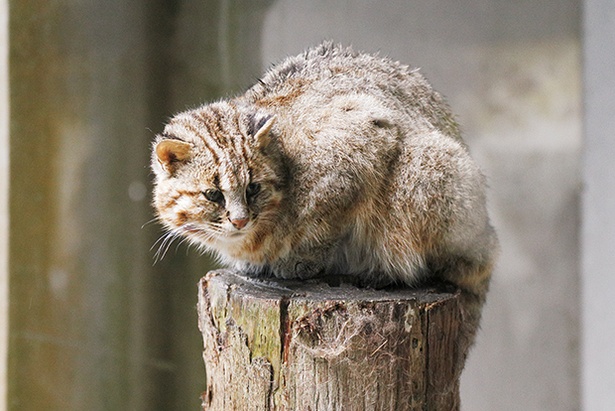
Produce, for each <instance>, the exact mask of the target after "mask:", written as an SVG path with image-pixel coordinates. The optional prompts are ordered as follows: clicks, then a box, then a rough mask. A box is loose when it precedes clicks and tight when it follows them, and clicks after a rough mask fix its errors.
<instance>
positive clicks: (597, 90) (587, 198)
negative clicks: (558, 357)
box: [581, 0, 615, 411]
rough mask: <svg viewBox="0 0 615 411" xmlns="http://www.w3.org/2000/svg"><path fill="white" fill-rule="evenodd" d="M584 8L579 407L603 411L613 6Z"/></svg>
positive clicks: (609, 304) (613, 201) (611, 229)
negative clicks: (581, 296)
mask: <svg viewBox="0 0 615 411" xmlns="http://www.w3.org/2000/svg"><path fill="white" fill-rule="evenodd" d="M584 5H585V10H584V37H583V38H584V87H585V88H584V93H585V100H584V101H585V118H584V123H585V124H584V125H585V153H584V166H583V178H584V192H583V220H582V221H583V228H582V244H581V247H582V252H583V257H582V272H583V274H582V286H583V300H582V307H583V321H582V323H583V330H582V331H583V335H582V340H581V341H582V367H583V375H582V379H581V381H582V397H583V400H582V401H583V409H584V410H587V411H607V410H610V409H612V407H613V404H615V390H613V387H615V355H614V351H613V341H614V340H615V323H614V322H613V319H614V318H615V299H613V293H614V292H615V276H614V275H613V267H615V252H614V249H615V218H614V216H615V185H614V183H615V162H614V161H613V159H615V138H614V136H613V130H615V116H614V115H613V107H615V49H614V48H613V44H615V3H613V2H612V1H610V0H586V1H585V3H584Z"/></svg>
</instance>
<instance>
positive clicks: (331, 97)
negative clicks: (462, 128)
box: [242, 42, 460, 139]
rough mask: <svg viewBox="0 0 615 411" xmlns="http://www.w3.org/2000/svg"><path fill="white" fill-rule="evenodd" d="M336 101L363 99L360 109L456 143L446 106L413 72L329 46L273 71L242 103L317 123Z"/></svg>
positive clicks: (291, 59)
mask: <svg viewBox="0 0 615 411" xmlns="http://www.w3.org/2000/svg"><path fill="white" fill-rule="evenodd" d="M340 96H365V97H366V98H367V101H366V102H365V104H363V105H362V106H368V105H371V106H375V107H380V108H382V109H385V110H387V111H389V112H390V113H391V114H392V116H393V117H397V121H401V122H404V117H405V119H407V120H409V121H408V123H407V124H408V125H410V126H412V127H413V126H416V125H419V126H421V127H428V128H429V127H433V128H436V129H438V130H440V131H441V132H443V134H445V135H448V136H451V137H454V138H456V139H459V138H460V137H459V130H458V127H457V124H456V122H455V120H454V118H453V115H452V113H451V111H450V109H449V107H448V105H447V103H446V102H445V101H444V99H443V98H442V97H441V96H440V95H439V94H438V93H437V92H435V91H434V90H433V89H432V87H431V86H430V84H429V83H428V82H427V81H426V79H425V78H424V77H423V76H422V75H421V74H420V73H419V71H418V69H416V68H412V67H409V66H407V65H404V64H401V63H399V62H397V61H394V60H391V59H389V58H386V57H382V56H380V55H377V54H369V53H360V52H356V51H354V50H353V49H352V48H350V47H345V46H341V45H338V44H334V43H332V42H325V43H322V44H320V45H319V46H316V47H313V48H310V49H308V50H306V51H305V52H304V53H302V54H300V55H297V56H293V57H289V58H287V59H286V60H283V61H282V62H280V63H279V64H277V65H275V66H273V67H272V68H270V69H269V70H268V71H267V72H266V73H265V74H264V75H263V76H262V78H261V79H260V80H259V81H258V82H257V84H255V85H254V86H253V87H251V88H250V89H249V90H248V91H247V92H246V93H245V95H244V96H243V97H242V99H245V100H247V101H248V102H249V103H250V104H254V105H256V106H258V107H261V108H264V109H265V110H267V111H269V112H272V113H274V114H277V113H280V114H282V116H290V117H293V118H294V120H295V121H300V120H301V119H302V118H303V119H305V120H306V121H307V122H310V120H311V121H314V122H318V123H321V124H322V122H323V118H320V117H321V116H322V114H321V112H322V109H323V108H325V109H326V108H329V107H331V106H335V100H336V99H339V98H340ZM401 126H402V127H403V125H401Z"/></svg>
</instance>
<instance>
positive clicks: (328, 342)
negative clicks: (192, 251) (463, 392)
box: [198, 270, 462, 411]
mask: <svg viewBox="0 0 615 411" xmlns="http://www.w3.org/2000/svg"><path fill="white" fill-rule="evenodd" d="M198 311H199V327H200V330H201V332H202V334H203V341H204V346H205V350H204V354H203V357H204V360H205V367H206V372H207V388H206V391H205V393H203V397H202V400H203V409H204V410H216V411H226V410H234V411H239V410H250V411H253V410H278V411H280V410H288V411H301V410H306V411H307V410H310V411H325V410H326V411H335V410H344V411H349V410H353V411H354V410H357V411H359V410H387V411H388V410H390V411H404V410H429V411H432V410H435V411H439V410H447V411H448V410H458V409H459V372H460V370H456V364H457V363H458V362H457V361H458V356H459V355H461V354H462V353H460V352H459V349H458V347H457V344H456V339H457V334H458V328H459V323H460V311H459V294H458V293H457V292H454V291H453V292H451V291H450V290H446V289H444V287H443V288H442V289H438V288H422V289H395V290H374V289H369V288H367V289H366V288H357V287H355V286H353V285H349V284H345V283H338V284H334V285H330V283H326V282H323V281H290V280H269V279H268V280H266V281H264V280H256V279H248V278H245V277H242V276H240V275H237V274H235V273H233V272H231V271H226V270H221V271H214V272H211V273H209V274H208V275H207V276H206V277H205V278H203V279H202V280H201V282H200V284H199V303H198Z"/></svg>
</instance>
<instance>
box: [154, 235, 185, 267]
mask: <svg viewBox="0 0 615 411" xmlns="http://www.w3.org/2000/svg"><path fill="white" fill-rule="evenodd" d="M177 238H180V234H179V233H178V232H177V231H176V230H170V231H168V232H166V233H165V234H163V235H162V236H161V237H160V238H159V239H158V240H157V241H156V242H155V243H154V245H152V247H151V248H150V250H152V249H153V248H154V247H156V245H157V244H158V245H159V246H158V250H157V251H156V253H155V254H154V264H156V263H157V262H158V261H161V260H162V259H163V258H164V256H165V255H166V254H167V252H168V251H169V248H170V247H171V244H173V241H175V240H176V239H177Z"/></svg>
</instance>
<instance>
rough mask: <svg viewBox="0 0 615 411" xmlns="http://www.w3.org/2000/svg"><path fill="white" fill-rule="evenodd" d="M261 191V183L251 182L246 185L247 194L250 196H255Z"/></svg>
mask: <svg viewBox="0 0 615 411" xmlns="http://www.w3.org/2000/svg"><path fill="white" fill-rule="evenodd" d="M260 191H261V185H260V184H259V183H250V184H248V187H246V195H247V196H248V197H254V196H255V195H257V194H258V193H259V192H260Z"/></svg>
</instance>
